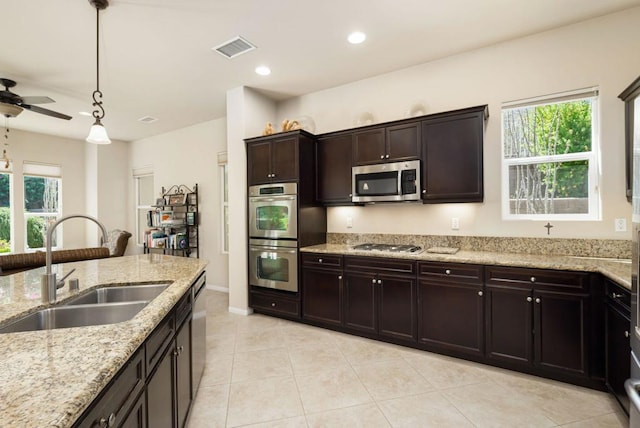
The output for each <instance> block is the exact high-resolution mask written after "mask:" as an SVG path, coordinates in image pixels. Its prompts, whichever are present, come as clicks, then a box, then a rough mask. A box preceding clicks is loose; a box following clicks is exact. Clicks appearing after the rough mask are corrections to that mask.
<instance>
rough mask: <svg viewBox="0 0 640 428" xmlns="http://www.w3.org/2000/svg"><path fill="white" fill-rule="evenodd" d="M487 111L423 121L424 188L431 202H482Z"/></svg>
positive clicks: (425, 194) (425, 196)
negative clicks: (485, 113) (483, 151)
mask: <svg viewBox="0 0 640 428" xmlns="http://www.w3.org/2000/svg"><path fill="white" fill-rule="evenodd" d="M483 117H484V114H483V112H476V113H466V114H463V115H452V116H448V117H443V118H434V119H429V120H425V121H424V122H422V160H423V165H422V188H423V190H424V192H423V199H424V200H425V201H429V202H482V200H483V197H484V190H483V169H482V150H483V149H482V146H483V138H484V119H483Z"/></svg>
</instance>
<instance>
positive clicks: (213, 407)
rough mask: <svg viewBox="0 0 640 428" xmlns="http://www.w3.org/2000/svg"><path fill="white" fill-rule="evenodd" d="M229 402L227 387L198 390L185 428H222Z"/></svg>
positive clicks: (220, 386)
mask: <svg viewBox="0 0 640 428" xmlns="http://www.w3.org/2000/svg"><path fill="white" fill-rule="evenodd" d="M228 402H229V385H217V386H209V387H204V386H202V384H201V385H200V388H198V394H197V395H196V399H195V401H194V403H193V407H192V408H191V414H190V416H189V421H188V423H187V428H219V427H220V428H224V427H225V426H226V419H227V403H228Z"/></svg>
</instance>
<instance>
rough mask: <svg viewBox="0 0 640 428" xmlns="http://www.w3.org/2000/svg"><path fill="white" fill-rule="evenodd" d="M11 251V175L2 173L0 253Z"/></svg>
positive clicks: (0, 181)
mask: <svg viewBox="0 0 640 428" xmlns="http://www.w3.org/2000/svg"><path fill="white" fill-rule="evenodd" d="M10 251H11V175H10V174H0V253H8V252H10Z"/></svg>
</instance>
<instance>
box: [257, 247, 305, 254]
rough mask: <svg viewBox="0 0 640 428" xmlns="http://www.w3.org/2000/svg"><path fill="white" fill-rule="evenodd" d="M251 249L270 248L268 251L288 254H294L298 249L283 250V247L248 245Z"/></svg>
mask: <svg viewBox="0 0 640 428" xmlns="http://www.w3.org/2000/svg"><path fill="white" fill-rule="evenodd" d="M249 248H250V250H251V251H264V250H270V251H274V252H276V253H289V254H295V253H297V252H298V250H285V249H283V247H249Z"/></svg>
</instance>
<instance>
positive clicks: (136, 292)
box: [62, 284, 169, 306]
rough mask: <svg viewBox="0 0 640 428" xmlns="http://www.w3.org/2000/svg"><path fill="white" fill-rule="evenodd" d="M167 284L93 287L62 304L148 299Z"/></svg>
mask: <svg viewBox="0 0 640 428" xmlns="http://www.w3.org/2000/svg"><path fill="white" fill-rule="evenodd" d="M168 286H169V285H168V284H145V285H128V286H121V287H102V288H95V289H93V290H91V291H89V292H87V293H84V294H82V295H80V296H78V297H74V298H72V299H70V300H68V301H66V302H64V303H62V305H64V306H72V305H95V304H97V303H114V302H138V301H146V302H148V301H150V300H153V299H154V298H155V297H157V296H158V295H159V294H160V293H162V292H163V291H164V290H165V289H166V288H167V287H168Z"/></svg>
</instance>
